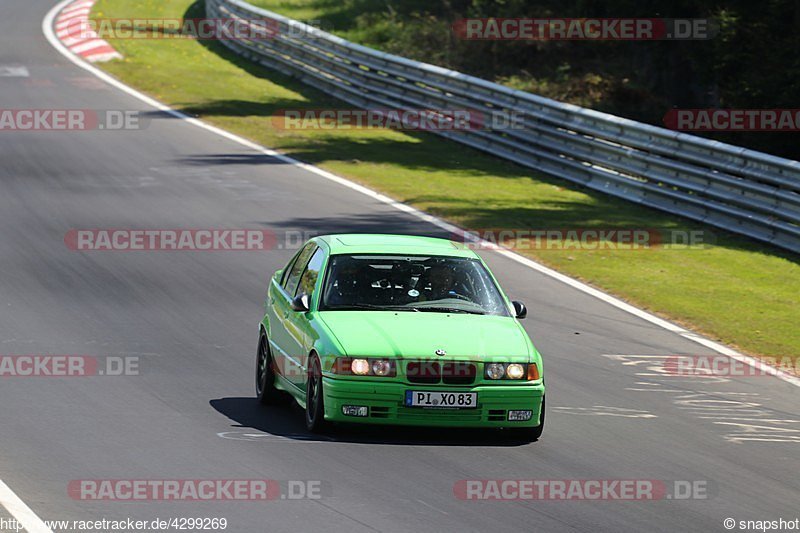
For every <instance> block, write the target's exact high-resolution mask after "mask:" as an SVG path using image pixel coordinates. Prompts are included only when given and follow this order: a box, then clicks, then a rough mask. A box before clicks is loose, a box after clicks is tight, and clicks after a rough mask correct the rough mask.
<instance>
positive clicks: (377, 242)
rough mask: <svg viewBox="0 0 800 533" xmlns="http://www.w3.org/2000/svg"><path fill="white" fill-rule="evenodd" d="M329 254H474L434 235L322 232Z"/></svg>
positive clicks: (319, 238) (461, 244) (321, 238)
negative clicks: (327, 233)
mask: <svg viewBox="0 0 800 533" xmlns="http://www.w3.org/2000/svg"><path fill="white" fill-rule="evenodd" d="M317 240H321V241H324V242H325V243H326V244H327V245H328V247H329V248H330V251H331V254H332V255H338V254H409V255H411V254H413V255H437V256H447V257H470V258H476V257H478V255H477V254H476V253H475V252H473V251H472V250H470V249H469V248H468V247H466V246H465V245H464V244H463V243H459V242H454V241H450V240H447V239H437V238H434V237H421V236H417V235H389V234H381V233H343V234H337V235H323V236H321V237H317Z"/></svg>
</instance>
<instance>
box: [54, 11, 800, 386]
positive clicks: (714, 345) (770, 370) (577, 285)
mask: <svg viewBox="0 0 800 533" xmlns="http://www.w3.org/2000/svg"><path fill="white" fill-rule="evenodd" d="M72 1H73V0H63V1H62V2H61V3H59V4H58V5H56V6H55V7H54V8H53V9H52V10H51V11H50V12H49V13H48V14H47V16H46V17H45V18H44V21H43V22H42V31H44V34H45V37H47V40H48V41H50V44H52V45H53V46H54V47H55V49H56V50H58V51H59V52H60V53H61V54H62V55H63V56H64V57H66V58H67V59H69V60H70V61H72V62H73V63H75V64H76V65H77V66H79V67H80V68H82V69H84V70H87V71H89V72H91V73H92V74H94V75H95V76H97V77H98V78H100V79H101V80H103V81H105V82H106V83H108V84H109V85H111V86H113V87H116V88H117V89H119V90H120V91H122V92H124V93H127V94H129V95H130V96H133V97H134V98H136V99H138V100H140V101H142V102H144V103H145V104H147V105H150V106H152V107H155V108H156V109H158V110H160V111H163V112H164V113H168V114H170V115H172V116H174V117H177V118H180V119H182V120H184V121H186V122H188V123H189V124H192V125H193V126H197V127H198V128H203V129H204V130H206V131H210V132H211V133H214V134H215V135H219V136H220V137H224V138H226V139H228V140H230V141H233V142H235V143H238V144H240V145H242V146H245V147H247V148H250V149H251V150H254V151H256V152H259V153H261V154H264V155H267V156H270V157H274V158H275V159H279V160H281V161H283V162H284V163H287V164H290V165H294V166H296V167H299V168H302V169H304V170H307V171H308V172H311V173H313V174H316V175H317V176H320V177H322V178H325V179H327V180H330V181H333V182H336V183H338V184H340V185H342V186H344V187H347V188H349V189H352V190H354V191H357V192H360V193H361V194H364V195H366V196H369V197H370V198H373V199H375V200H378V201H380V202H383V203H385V204H387V205H390V206H392V207H394V208H395V209H399V210H400V211H404V212H405V213H408V214H410V215H412V216H414V217H416V218H418V219H420V220H424V221H425V222H428V223H430V224H433V225H434V226H437V227H439V228H441V229H443V230H446V231H448V232H451V233H454V234H456V235H462V236H463V235H464V234H465V230H463V229H461V228H459V227H457V226H454V225H453V224H450V223H449V222H445V221H444V220H441V219H439V218H436V217H434V216H432V215H429V214H427V213H423V212H422V211H419V210H417V209H414V208H413V207H411V206H408V205H406V204H403V203H401V202H398V201H397V200H394V199H392V198H389V197H388V196H386V195H384V194H380V193H378V192H376V191H373V190H372V189H369V188H367V187H364V186H363V185H359V184H357V183H353V182H352V181H350V180H347V179H345V178H343V177H341V176H337V175H336V174H333V173H331V172H328V171H326V170H322V169H320V168H317V167H315V166H312V165H309V164H307V163H303V162H301V161H298V160H296V159H293V158H291V157H289V156H287V155H284V154H281V153H279V152H276V151H275V150H270V149H269V148H265V147H263V146H261V145H259V144H256V143H254V142H252V141H248V140H247V139H244V138H242V137H239V136H238V135H234V134H233V133H230V132H228V131H225V130H223V129H220V128H217V127H216V126H212V125H210V124H206V123H205V122H202V121H200V120H197V119H196V118H192V117H190V116H188V115H185V114H183V113H181V112H180V111H176V110H174V109H172V108H170V107H168V106H166V105H164V104H162V103H161V102H159V101H157V100H154V99H153V98H150V97H149V96H147V95H145V94H142V93H140V92H139V91H137V90H136V89H133V88H131V87H128V86H127V85H125V84H124V83H122V82H121V81H119V80H117V79H116V78H113V77H111V76H110V75H108V74H106V73H105V72H103V71H102V70H100V69H98V68H97V67H95V66H93V65H91V64H89V63H87V62H86V61H84V60H82V59H81V58H80V57H78V56H76V55H74V54H72V53H70V51H69V49H67V48H66V47H65V46H64V45H62V44H61V42H60V41H59V40H58V38H57V37H56V36H55V34H54V33H53V21H54V20H55V18H56V16H57V15H58V13H59V11H60V10H61V9H63V7H64V6H66V5H68V4H70V3H71V2H72ZM467 237H468V238H469V235H467ZM479 244H480V245H481V246H482V247H485V248H489V249H493V250H494V251H496V252H497V253H498V254H500V255H502V256H505V257H507V258H509V259H511V260H512V261H516V262H517V263H520V264H522V265H525V266H527V267H528V268H531V269H533V270H536V271H537V272H540V273H542V274H544V275H546V276H549V277H551V278H553V279H556V280H558V281H560V282H562V283H565V284H566V285H569V286H570V287H572V288H574V289H577V290H579V291H581V292H584V293H586V294H588V295H590V296H593V297H595V298H597V299H598V300H602V301H604V302H606V303H607V304H609V305H613V306H614V307H616V308H618V309H621V310H623V311H625V312H626V313H630V314H632V315H634V316H636V317H638V318H641V319H642V320H646V321H647V322H650V323H651V324H655V325H656V326H659V327H661V328H664V329H666V330H669V331H672V332H674V333H677V334H678V335H680V336H682V337H684V338H685V339H688V340H690V341H694V342H696V343H698V344H701V345H703V346H705V347H707V348H710V349H712V350H714V351H716V352H719V353H721V354H723V355H727V356H728V357H730V358H732V359H735V360H737V361H740V362H742V363H745V364H747V365H750V366H752V367H755V368H757V369H759V370H761V371H763V372H764V373H766V374H770V375H773V376H775V377H777V378H780V379H782V380H784V381H786V382H788V383H791V384H792V385H795V386H797V387H800V378H797V377H795V376H792V375H791V374H788V373H786V372H783V371H781V370H779V369H777V368H775V367H773V366H770V365H767V364H766V363H763V362H761V361H759V360H758V359H754V358H752V357H749V356H746V355H743V354H740V353H739V352H737V351H735V350H733V349H731V348H728V347H727V346H724V345H722V344H719V343H718V342H714V341H712V340H710V339H706V338H705V337H702V336H700V335H698V334H697V333H694V332H691V331H689V330H687V329H685V328H682V327H680V326H677V325H675V324H673V323H671V322H668V321H666V320H664V319H662V318H659V317H657V316H655V315H652V314H650V313H648V312H647V311H643V310H641V309H638V308H636V307H634V306H632V305H630V304H627V303H625V302H623V301H622V300H619V299H618V298H615V297H613V296H611V295H609V294H606V293H604V292H602V291H599V290H597V289H595V288H594V287H590V286H589V285H586V284H585V283H581V282H580V281H578V280H575V279H572V278H570V277H569V276H565V275H564V274H561V273H560V272H556V271H555V270H553V269H550V268H547V267H546V266H544V265H541V264H539V263H537V262H536V261H533V260H531V259H528V258H527V257H523V256H521V255H519V254H517V253H515V252H513V251H511V250H509V249H507V248H503V247H498V246H497V245H495V244H493V243H490V242H488V241H484V240H480V241H479Z"/></svg>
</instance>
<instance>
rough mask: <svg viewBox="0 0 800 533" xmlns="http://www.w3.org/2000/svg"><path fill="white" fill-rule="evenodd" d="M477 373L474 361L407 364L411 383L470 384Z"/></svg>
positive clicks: (407, 374) (407, 372)
mask: <svg viewBox="0 0 800 533" xmlns="http://www.w3.org/2000/svg"><path fill="white" fill-rule="evenodd" d="M477 374H478V369H477V367H476V366H475V365H474V364H473V363H458V362H455V363H452V362H448V363H444V364H441V363H439V362H438V361H410V362H409V363H408V364H407V365H406V378H407V379H408V381H409V383H425V384H434V383H444V384H445V385H470V384H472V383H474V382H475V377H476V376H477Z"/></svg>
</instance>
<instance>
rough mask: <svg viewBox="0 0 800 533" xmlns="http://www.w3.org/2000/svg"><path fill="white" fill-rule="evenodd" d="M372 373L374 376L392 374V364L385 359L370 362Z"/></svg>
mask: <svg viewBox="0 0 800 533" xmlns="http://www.w3.org/2000/svg"><path fill="white" fill-rule="evenodd" d="M372 373H373V374H375V375H376V376H388V375H389V374H391V373H392V363H391V362H390V361H387V360H386V359H375V360H373V361H372Z"/></svg>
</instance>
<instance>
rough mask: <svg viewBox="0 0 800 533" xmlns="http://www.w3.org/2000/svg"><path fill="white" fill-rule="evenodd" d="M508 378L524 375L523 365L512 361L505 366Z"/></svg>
mask: <svg viewBox="0 0 800 533" xmlns="http://www.w3.org/2000/svg"><path fill="white" fill-rule="evenodd" d="M506 375H507V376H508V379H522V378H523V377H525V367H524V366H522V365H519V364H517V363H512V364H510V365H508V366H507V367H506Z"/></svg>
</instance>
